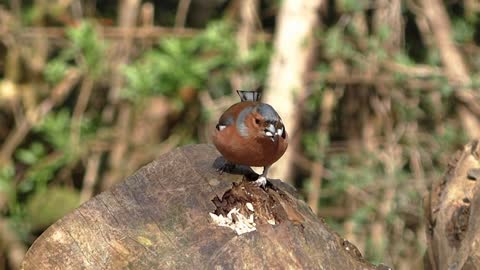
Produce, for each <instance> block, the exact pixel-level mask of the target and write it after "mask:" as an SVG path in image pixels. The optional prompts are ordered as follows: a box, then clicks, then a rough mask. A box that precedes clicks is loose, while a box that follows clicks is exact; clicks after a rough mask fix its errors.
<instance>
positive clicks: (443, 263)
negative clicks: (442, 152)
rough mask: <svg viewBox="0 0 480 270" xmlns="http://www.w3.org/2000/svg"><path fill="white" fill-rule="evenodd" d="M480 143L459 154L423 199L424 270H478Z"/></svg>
mask: <svg viewBox="0 0 480 270" xmlns="http://www.w3.org/2000/svg"><path fill="white" fill-rule="evenodd" d="M479 167H480V142H479V141H478V140H475V141H473V142H471V143H469V144H467V145H466V146H465V147H464V149H463V151H459V152H458V153H457V154H456V155H455V157H454V158H452V161H451V162H450V164H449V166H448V170H447V172H446V173H445V176H444V178H443V179H442V180H441V181H439V182H437V183H436V184H435V185H434V186H433V187H432V189H431V191H430V192H429V194H427V195H426V196H425V198H424V202H425V203H424V208H425V216H426V219H427V239H428V243H427V244H428V250H427V253H426V257H425V261H426V264H425V265H426V269H431V270H443V269H463V270H468V269H480V249H479V248H478V247H479V246H480V169H479Z"/></svg>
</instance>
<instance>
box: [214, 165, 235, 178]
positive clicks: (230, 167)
mask: <svg viewBox="0 0 480 270" xmlns="http://www.w3.org/2000/svg"><path fill="white" fill-rule="evenodd" d="M234 168H235V164H233V163H229V162H225V163H224V164H223V165H222V166H221V167H219V168H218V169H217V172H219V173H220V175H222V174H223V173H224V172H227V173H228V172H231V171H233V169H234Z"/></svg>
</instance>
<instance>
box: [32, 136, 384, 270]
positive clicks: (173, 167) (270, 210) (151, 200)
mask: <svg viewBox="0 0 480 270" xmlns="http://www.w3.org/2000/svg"><path fill="white" fill-rule="evenodd" d="M223 162H224V160H222V158H220V157H219V154H218V152H217V151H216V150H215V148H214V147H213V146H211V145H191V146H185V147H182V148H178V149H176V150H174V151H172V152H169V153H167V154H165V155H163V156H161V157H160V158H159V159H158V160H156V161H154V162H152V163H150V164H149V165H147V166H145V167H143V168H142V169H140V170H139V171H137V172H136V173H135V174H134V175H132V176H130V177H129V178H127V180H126V181H125V182H123V183H120V184H118V185H116V186H115V187H114V188H113V189H111V190H109V191H106V192H104V193H102V194H100V195H98V196H96V197H94V198H93V199H91V200H89V201H88V202H86V203H85V204H83V205H82V206H80V207H79V208H78V209H76V210H75V211H74V212H72V213H70V214H68V215H67V216H65V217H64V218H62V219H61V220H59V221H58V222H56V223H55V224H53V225H52V226H51V227H50V228H48V229H47V230H46V231H45V232H44V233H43V234H42V235H41V236H40V237H39V238H38V239H37V240H36V241H35V243H34V244H33V245H32V247H31V248H30V250H29V251H28V252H27V254H26V257H25V260H24V262H23V269H27V270H28V269H35V270H41V269H127V268H128V269H253V268H255V269H375V267H374V266H373V265H372V264H370V263H368V262H366V261H365V260H364V259H362V258H361V255H360V254H359V252H358V250H357V249H356V247H355V246H353V245H352V244H351V243H349V242H348V241H346V240H344V239H342V238H341V237H339V236H338V235H337V234H336V233H335V232H333V231H332V230H331V229H330V228H328V226H326V225H325V224H324V223H323V221H322V220H320V219H319V218H317V217H316V216H315V215H314V214H313V212H312V211H311V210H310V208H309V207H308V206H307V205H306V204H305V203H304V202H303V201H301V200H299V199H297V198H296V196H295V192H294V191H293V188H291V187H290V186H288V185H287V184H285V183H282V182H281V181H273V183H272V184H271V185H267V187H266V188H265V189H262V188H260V187H257V186H255V185H253V184H252V183H251V182H250V181H249V180H247V179H245V178H246V177H248V178H252V177H253V176H254V175H253V174H254V173H253V171H251V170H250V169H247V168H243V167H240V168H236V169H235V170H234V171H233V172H232V173H224V174H222V175H220V174H219V173H218V172H216V168H218V167H219V166H220V165H222V164H223ZM243 175H247V176H243ZM232 209H237V210H238V211H237V210H234V211H232ZM236 211H237V212H236ZM228 213H230V216H231V219H230V221H232V222H233V224H234V225H235V226H237V225H242V224H243V225H245V223H241V222H242V217H243V216H245V215H247V214H249V215H253V217H254V219H253V220H254V222H255V224H251V223H250V224H249V225H250V227H249V229H250V230H251V231H250V232H247V233H243V234H238V233H236V232H235V231H233V230H232V229H230V228H228V227H222V226H219V225H218V224H219V223H218V222H216V220H218V219H219V217H221V215H222V217H225V216H228V215H229V214H228ZM232 213H233V214H232ZM214 217H216V218H214ZM382 267H383V266H382Z"/></svg>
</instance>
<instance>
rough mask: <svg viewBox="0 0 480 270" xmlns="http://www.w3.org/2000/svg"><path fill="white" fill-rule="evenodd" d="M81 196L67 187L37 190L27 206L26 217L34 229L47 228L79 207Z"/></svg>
mask: <svg viewBox="0 0 480 270" xmlns="http://www.w3.org/2000/svg"><path fill="white" fill-rule="evenodd" d="M79 203H80V194H79V193H78V191H76V190H73V189H70V188H65V187H51V188H48V189H39V190H37V191H36V192H35V193H34V194H33V195H32V196H31V197H30V198H29V199H28V201H27V202H26V204H25V215H26V217H25V218H26V219H27V220H28V223H29V225H30V226H31V228H32V229H35V230H37V229H42V228H46V227H47V226H48V225H50V224H52V223H53V222H55V221H56V220H58V219H60V218H61V217H63V216H64V215H65V214H66V213H68V212H70V211H72V210H73V209H74V208H76V207H78V205H79Z"/></svg>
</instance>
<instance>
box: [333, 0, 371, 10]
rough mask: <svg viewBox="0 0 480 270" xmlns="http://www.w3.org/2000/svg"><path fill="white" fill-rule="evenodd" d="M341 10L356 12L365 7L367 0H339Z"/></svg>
mask: <svg viewBox="0 0 480 270" xmlns="http://www.w3.org/2000/svg"><path fill="white" fill-rule="evenodd" d="M339 3H340V8H341V9H342V12H347V13H348V12H358V11H362V10H364V9H365V8H366V5H367V3H368V2H367V1H357V0H341V1H339Z"/></svg>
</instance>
